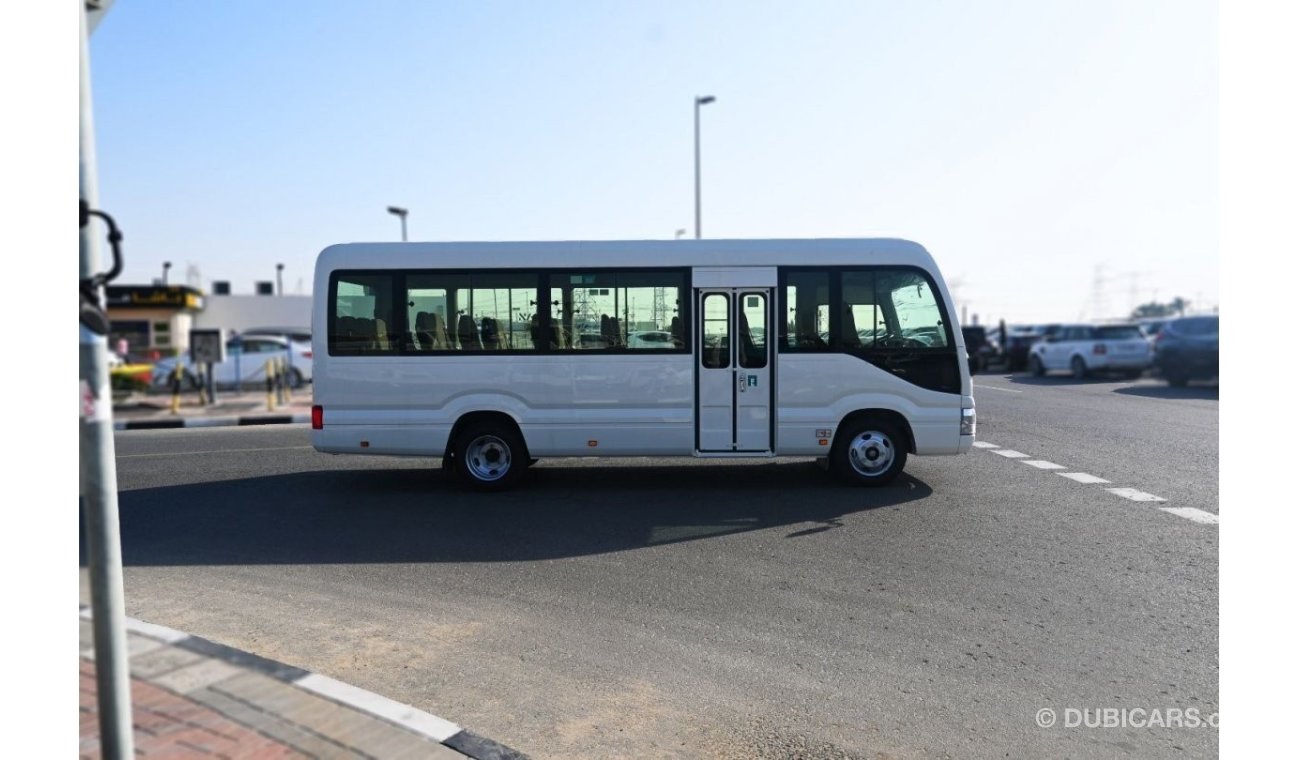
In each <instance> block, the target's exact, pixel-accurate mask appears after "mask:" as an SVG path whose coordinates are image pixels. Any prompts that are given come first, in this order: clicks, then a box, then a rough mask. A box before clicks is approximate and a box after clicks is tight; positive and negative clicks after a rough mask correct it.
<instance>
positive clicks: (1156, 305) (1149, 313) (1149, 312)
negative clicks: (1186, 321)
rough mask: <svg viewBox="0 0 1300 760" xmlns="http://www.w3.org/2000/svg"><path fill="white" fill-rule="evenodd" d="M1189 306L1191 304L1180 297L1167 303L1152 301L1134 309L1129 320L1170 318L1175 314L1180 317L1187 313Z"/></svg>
mask: <svg viewBox="0 0 1300 760" xmlns="http://www.w3.org/2000/svg"><path fill="white" fill-rule="evenodd" d="M1191 305H1192V302H1191V301H1188V300H1187V299H1186V298H1183V297H1182V296H1179V297H1177V298H1175V299H1174V300H1172V301H1170V302H1169V303H1160V302H1158V301H1152V302H1150V303H1144V304H1142V305H1141V306H1139V307H1137V308H1136V309H1134V310H1133V314H1132V316H1130V317H1129V319H1158V318H1160V317H1172V316H1174V315H1175V314H1177V315H1178V316H1180V317H1181V316H1183V315H1184V314H1185V313H1186V312H1187V308H1188V307H1189V306H1191Z"/></svg>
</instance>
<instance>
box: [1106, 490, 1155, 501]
mask: <svg viewBox="0 0 1300 760" xmlns="http://www.w3.org/2000/svg"><path fill="white" fill-rule="evenodd" d="M1106 490H1107V491H1110V492H1111V493H1113V494H1115V495H1116V496H1123V497H1124V498H1125V499H1128V500H1130V501H1167V499H1163V498H1161V497H1159V496H1156V495H1154V494H1149V493H1146V492H1145V491H1139V490H1137V489H1136V488H1107V489H1106Z"/></svg>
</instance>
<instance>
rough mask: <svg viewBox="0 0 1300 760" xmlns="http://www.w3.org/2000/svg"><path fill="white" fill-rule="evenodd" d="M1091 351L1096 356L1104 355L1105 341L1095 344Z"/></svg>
mask: <svg viewBox="0 0 1300 760" xmlns="http://www.w3.org/2000/svg"><path fill="white" fill-rule="evenodd" d="M1092 352H1093V353H1094V354H1096V355H1098V356H1102V355H1104V354H1105V353H1106V344H1105V343H1098V344H1096V345H1095V346H1093V347H1092Z"/></svg>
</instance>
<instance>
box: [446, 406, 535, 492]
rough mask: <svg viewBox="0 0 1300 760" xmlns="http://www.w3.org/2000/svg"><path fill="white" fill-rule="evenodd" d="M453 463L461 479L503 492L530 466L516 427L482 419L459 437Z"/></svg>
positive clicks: (476, 486)
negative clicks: (482, 420)
mask: <svg viewBox="0 0 1300 760" xmlns="http://www.w3.org/2000/svg"><path fill="white" fill-rule="evenodd" d="M453 451H454V454H453V457H452V464H453V467H454V468H455V472H456V475H457V476H458V477H459V478H460V479H461V481H463V482H465V483H467V484H468V485H469V486H471V487H472V488H475V489H478V490H480V491H502V490H505V489H506V488H509V487H510V486H511V485H513V484H514V482H515V481H516V480H518V479H519V476H520V475H521V474H522V473H523V471H524V470H525V469H526V468H527V467H528V461H529V457H528V452H527V451H525V450H524V441H523V438H522V437H521V436H520V435H519V431H517V430H515V429H514V427H513V426H510V425H504V424H501V423H497V422H483V423H478V424H474V425H470V426H469V427H467V428H466V429H465V430H464V431H463V432H461V434H460V435H458V436H457V437H456V443H455V445H454V446H453Z"/></svg>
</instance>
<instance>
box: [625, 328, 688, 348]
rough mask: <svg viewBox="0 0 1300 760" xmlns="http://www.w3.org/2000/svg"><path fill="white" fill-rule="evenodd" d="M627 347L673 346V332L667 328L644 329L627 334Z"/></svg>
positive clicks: (674, 345)
mask: <svg viewBox="0 0 1300 760" xmlns="http://www.w3.org/2000/svg"><path fill="white" fill-rule="evenodd" d="M627 347H628V348H675V347H676V344H674V343H673V334H672V333H670V332H668V331H667V330H644V331H642V332H634V333H632V334H631V335H629V336H627Z"/></svg>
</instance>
